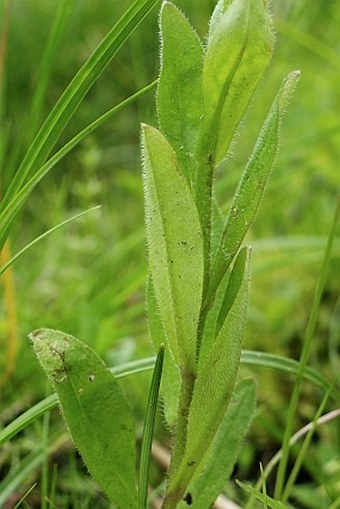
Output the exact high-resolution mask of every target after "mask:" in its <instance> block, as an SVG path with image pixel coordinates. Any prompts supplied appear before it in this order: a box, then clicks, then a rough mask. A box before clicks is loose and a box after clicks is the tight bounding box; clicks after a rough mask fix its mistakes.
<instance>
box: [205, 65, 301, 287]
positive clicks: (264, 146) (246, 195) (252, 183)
mask: <svg viewBox="0 0 340 509" xmlns="http://www.w3.org/2000/svg"><path fill="white" fill-rule="evenodd" d="M299 75H300V74H299V72H298V71H294V72H292V73H290V74H289V75H288V77H287V78H286V79H285V80H284V82H283V84H282V86H281V88H280V90H279V93H278V95H277V97H276V99H275V100H274V102H273V105H272V107H271V109H270V111H269V114H268V116H267V118H266V121H265V123H264V125H263V128H262V130H261V133H260V136H259V138H258V140H257V143H256V145H255V148H254V150H253V153H252V155H251V156H250V159H249V161H248V164H247V166H246V169H245V171H244V174H243V176H242V179H241V181H240V184H239V186H238V189H237V191H236V193H235V195H234V198H233V201H232V204H231V207H230V212H229V215H228V218H227V221H226V224H225V227H224V230H223V235H222V240H221V244H220V248H219V250H218V253H217V257H216V259H215V263H214V265H213V268H212V277H211V281H210V297H211V296H212V295H213V294H214V292H215V291H216V288H217V286H218V284H219V282H220V281H221V279H222V277H223V274H224V273H225V271H226V270H227V268H228V266H229V265H230V263H231V262H232V260H233V258H234V256H235V254H236V253H237V251H238V249H239V247H240V245H241V243H242V241H243V239H244V236H245V234H246V233H247V231H248V229H249V227H250V226H251V224H252V222H253V221H254V218H255V216H256V213H257V211H258V209H259V206H260V203H261V199H262V196H263V194H264V190H265V186H266V183H267V180H268V177H269V175H270V171H271V169H272V166H273V163H274V160H275V157H276V154H277V151H278V145H279V137H280V126H281V119H282V117H283V115H284V113H285V111H286V108H287V105H288V102H289V99H290V97H291V95H292V93H293V91H294V89H295V86H296V83H297V80H298V78H299Z"/></svg>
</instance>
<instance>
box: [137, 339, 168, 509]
mask: <svg viewBox="0 0 340 509" xmlns="http://www.w3.org/2000/svg"><path fill="white" fill-rule="evenodd" d="M163 361H164V345H161V346H160V349H159V352H158V355H157V358H156V363H155V368H154V372H153V375H152V380H151V385H150V392H149V399H148V404H147V409H146V415H145V422H144V430H143V439H142V447H141V453H140V470H139V509H147V507H148V478H149V467H150V459H151V447H152V438H153V431H154V427H155V418H156V411H157V403H158V398H159V389H160V384H161V378H162V369H163Z"/></svg>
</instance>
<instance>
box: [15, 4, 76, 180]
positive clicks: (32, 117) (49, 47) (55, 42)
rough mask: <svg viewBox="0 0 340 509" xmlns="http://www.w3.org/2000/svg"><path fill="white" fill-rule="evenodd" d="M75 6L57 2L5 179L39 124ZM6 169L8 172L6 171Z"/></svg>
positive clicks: (30, 140)
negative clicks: (29, 101)
mask: <svg viewBox="0 0 340 509" xmlns="http://www.w3.org/2000/svg"><path fill="white" fill-rule="evenodd" d="M74 6H75V0H61V1H60V2H58V4H57V7H56V11H55V15H54V19H53V21H52V25H51V28H50V30H49V36H48V38H47V41H46V43H45V45H44V51H43V54H42V57H41V61H40V65H39V69H38V73H37V78H36V80H35V86H34V94H33V97H32V104H31V108H30V110H29V111H28V114H27V115H26V117H24V119H23V127H22V135H21V136H19V137H18V140H17V142H16V143H15V145H14V147H13V150H11V154H10V158H9V160H8V161H7V163H6V167H7V168H6V178H7V179H8V178H9V177H10V175H9V174H10V173H11V171H12V170H14V169H15V168H16V166H17V164H18V158H19V157H20V155H21V154H22V149H23V147H28V146H29V145H30V143H31V142H32V139H33V137H34V135H35V134H36V132H37V128H38V127H39V124H41V112H42V107H43V103H44V100H45V95H46V90H47V87H48V84H49V81H50V76H51V71H52V69H53V67H54V65H55V58H54V57H55V54H56V51H57V49H58V46H59V44H60V42H61V39H62V36H63V34H64V32H65V30H66V27H67V24H68V21H69V19H70V17H71V14H72V11H73V9H74ZM7 169H8V170H9V171H7Z"/></svg>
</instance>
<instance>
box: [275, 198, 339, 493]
mask: <svg viewBox="0 0 340 509" xmlns="http://www.w3.org/2000/svg"><path fill="white" fill-rule="evenodd" d="M339 213H340V201H339V202H338V204H337V208H336V211H335V215H334V220H333V224H332V227H331V231H330V234H329V237H328V242H327V246H326V251H325V256H324V261H323V265H322V269H321V273H320V276H319V279H318V282H317V285H316V288H315V292H314V297H313V304H312V309H311V313H310V316H309V320H308V324H307V328H306V332H305V337H304V341H303V347H302V352H301V356H300V362H299V370H298V373H297V378H296V381H295V384H294V388H293V393H292V396H291V399H290V403H289V408H288V416H287V425H286V428H285V431H284V435H283V441H282V458H281V461H280V464H279V468H278V472H277V477H276V483H275V490H274V498H275V499H277V500H280V499H281V497H282V492H283V488H284V482H285V476H286V470H287V463H288V456H289V439H290V436H291V434H292V429H293V424H294V416H295V413H296V409H297V407H298V403H299V397H300V392H301V386H302V381H303V376H304V371H305V369H306V367H307V362H308V359H309V355H310V352H311V347H312V341H313V337H314V332H315V326H316V323H317V318H318V310H319V306H320V301H321V296H322V292H323V289H324V286H325V281H326V276H327V272H328V266H329V261H330V257H331V250H332V244H333V239H334V236H335V230H336V226H337V223H338V219H339Z"/></svg>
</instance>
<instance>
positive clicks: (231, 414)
mask: <svg viewBox="0 0 340 509" xmlns="http://www.w3.org/2000/svg"><path fill="white" fill-rule="evenodd" d="M255 399H256V387H255V383H254V381H253V380H251V379H246V380H243V381H242V382H240V383H239V384H238V385H237V386H236V388H235V391H234V393H233V397H232V399H231V402H230V405H229V407H228V409H227V411H226V413H225V415H224V419H223V421H222V423H221V426H220V428H219V430H218V432H217V434H216V437H215V439H214V441H213V443H212V445H211V446H210V447H209V448H208V450H207V452H206V454H205V456H204V458H203V460H202V462H201V465H202V467H203V470H202V471H201V470H200V468H199V469H197V472H196V473H195V475H194V477H193V479H192V481H191V482H190V483H189V486H188V489H187V494H188V493H190V495H191V500H192V504H191V507H192V509H208V508H209V507H211V505H212V504H213V502H214V501H215V500H216V498H217V497H218V495H219V494H220V493H221V491H222V489H223V486H224V484H225V483H226V481H227V480H228V478H229V477H230V474H231V472H232V469H233V466H234V464H235V463H236V461H237V458H238V456H239V454H240V450H241V447H242V445H243V441H244V438H245V435H246V433H247V431H248V428H249V426H250V423H251V421H252V419H253V413H254V410H255ZM185 507H187V505H186V504H185V503H183V502H181V503H180V504H179V505H178V509H184V508H185Z"/></svg>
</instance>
